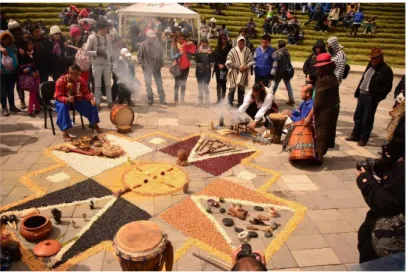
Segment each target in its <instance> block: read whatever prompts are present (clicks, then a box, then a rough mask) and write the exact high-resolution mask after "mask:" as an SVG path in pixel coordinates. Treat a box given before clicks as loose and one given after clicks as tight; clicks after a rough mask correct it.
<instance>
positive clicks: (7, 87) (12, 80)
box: [0, 74, 16, 109]
mask: <svg viewBox="0 0 407 272" xmlns="http://www.w3.org/2000/svg"><path fill="white" fill-rule="evenodd" d="M0 83H1V88H0V93H1V108H2V109H7V100H8V105H9V106H10V108H15V107H16V105H15V104H14V86H15V84H16V75H15V74H13V75H1V82H0Z"/></svg>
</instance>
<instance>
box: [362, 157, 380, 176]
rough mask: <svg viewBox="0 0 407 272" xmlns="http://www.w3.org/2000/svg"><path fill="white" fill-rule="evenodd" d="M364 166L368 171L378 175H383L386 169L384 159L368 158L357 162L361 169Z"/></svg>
mask: <svg viewBox="0 0 407 272" xmlns="http://www.w3.org/2000/svg"><path fill="white" fill-rule="evenodd" d="M362 167H363V168H365V170H366V172H369V173H371V174H374V175H376V176H378V177H382V175H383V172H384V171H385V167H384V161H383V159H372V158H367V159H365V160H364V161H358V162H357V163H356V169H357V170H358V171H360V170H361V169H362Z"/></svg>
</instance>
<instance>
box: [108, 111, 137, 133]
mask: <svg viewBox="0 0 407 272" xmlns="http://www.w3.org/2000/svg"><path fill="white" fill-rule="evenodd" d="M110 121H111V122H112V123H113V124H114V125H116V127H117V129H118V131H119V132H120V133H129V132H131V125H132V124H133V121H134V111H133V110H132V109H131V108H130V107H128V106H127V105H115V106H114V107H113V108H112V110H111V112H110Z"/></svg>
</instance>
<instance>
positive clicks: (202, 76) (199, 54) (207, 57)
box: [195, 38, 215, 107]
mask: <svg viewBox="0 0 407 272" xmlns="http://www.w3.org/2000/svg"><path fill="white" fill-rule="evenodd" d="M195 61H196V79H197V80H198V99H199V105H203V104H204V103H205V106H207V107H209V105H210V99H209V81H210V80H211V65H212V63H213V62H214V61H215V59H214V55H213V53H212V49H211V47H210V46H209V43H208V39H206V38H202V39H201V43H200V45H199V47H198V49H197V50H196V53H195ZM204 96H205V102H204Z"/></svg>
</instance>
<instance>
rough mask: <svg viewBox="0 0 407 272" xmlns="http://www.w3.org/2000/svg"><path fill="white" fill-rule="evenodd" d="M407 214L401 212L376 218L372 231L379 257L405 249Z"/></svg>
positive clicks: (374, 245) (375, 249) (373, 243)
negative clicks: (406, 219) (406, 215)
mask: <svg viewBox="0 0 407 272" xmlns="http://www.w3.org/2000/svg"><path fill="white" fill-rule="evenodd" d="M404 242H405V215H404V214H402V213H400V214H397V215H394V216H389V217H380V218H379V219H377V220H376V222H375V224H374V227H373V231H372V245H373V249H374V251H375V252H376V254H377V255H378V256H379V257H383V256H387V255H391V254H394V253H397V252H404V251H405V243H404Z"/></svg>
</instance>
